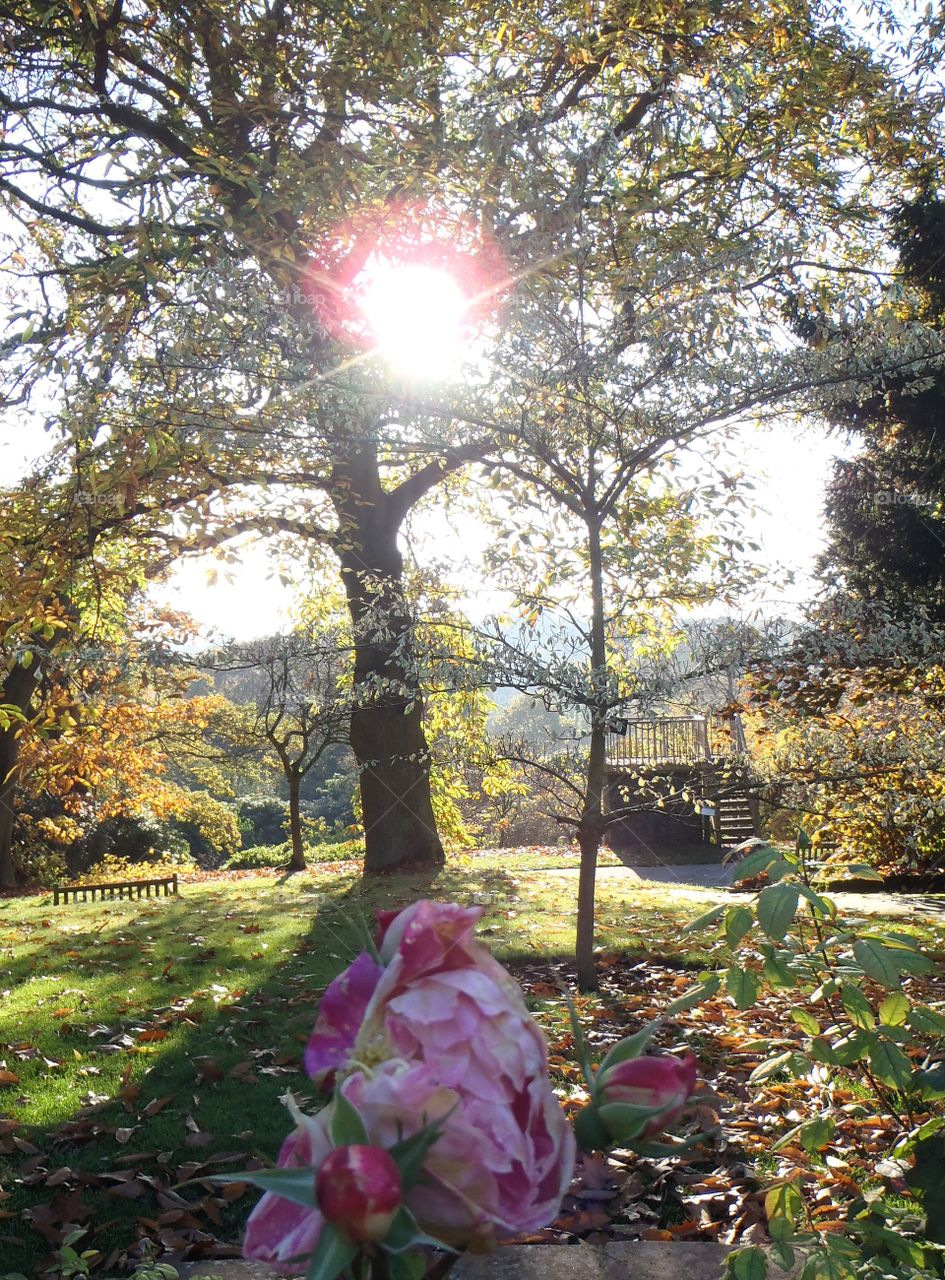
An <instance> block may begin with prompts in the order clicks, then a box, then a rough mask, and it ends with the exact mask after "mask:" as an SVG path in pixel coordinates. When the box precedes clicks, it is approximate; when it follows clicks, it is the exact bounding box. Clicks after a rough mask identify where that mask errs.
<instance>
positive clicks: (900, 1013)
mask: <svg viewBox="0 0 945 1280" xmlns="http://www.w3.org/2000/svg"><path fill="white" fill-rule="evenodd" d="M910 1007H911V1006H910V1004H909V1001H908V999H907V998H906V996H904V995H903V994H902V992H901V991H893V992H891V993H890V994H889V995H888V996H887V997H886V999H885V1000H884V1001H883V1002H882V1004H881V1005H880V1006H879V1020H880V1022H883V1023H885V1025H886V1026H887V1027H901V1026H902V1024H903V1023H904V1022H905V1021H906V1019H907V1018H908V1017H909V1009H910Z"/></svg>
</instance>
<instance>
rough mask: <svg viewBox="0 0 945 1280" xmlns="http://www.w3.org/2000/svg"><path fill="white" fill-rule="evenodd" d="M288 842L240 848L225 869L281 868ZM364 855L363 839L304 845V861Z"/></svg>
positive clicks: (335, 859) (331, 860)
mask: <svg viewBox="0 0 945 1280" xmlns="http://www.w3.org/2000/svg"><path fill="white" fill-rule="evenodd" d="M289 857H290V849H289V842H288V841H287V840H286V841H283V843H282V844H262V845H254V846H253V847H252V848H250V849H240V850H239V851H238V852H237V853H234V854H233V855H232V857H231V858H229V860H228V861H227V863H226V870H227V871H244V870H249V869H251V868H254V867H274V868H281V867H284V866H285V865H286V863H287V862H288V861H289ZM363 857H364V841H363V839H360V838H359V839H355V840H339V841H337V842H336V843H334V844H309V845H306V846H305V861H306V862H347V861H350V860H353V859H357V858H363Z"/></svg>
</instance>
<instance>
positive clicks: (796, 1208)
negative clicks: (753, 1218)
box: [765, 1182, 804, 1226]
mask: <svg viewBox="0 0 945 1280" xmlns="http://www.w3.org/2000/svg"><path fill="white" fill-rule="evenodd" d="M803 1209H804V1201H803V1199H802V1197H801V1193H800V1192H799V1191H798V1189H797V1187H796V1186H795V1185H794V1183H793V1182H782V1183H780V1184H779V1185H778V1186H776V1187H772V1188H771V1190H770V1191H769V1192H768V1194H767V1195H766V1196H765V1213H766V1215H767V1217H768V1220H769V1222H770V1221H771V1220H772V1219H774V1218H783V1219H784V1220H785V1221H786V1222H790V1223H791V1224H792V1226H793V1224H794V1223H796V1222H797V1220H798V1218H799V1217H800V1215H801V1213H802V1212H803Z"/></svg>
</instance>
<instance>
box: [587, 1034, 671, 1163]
mask: <svg viewBox="0 0 945 1280" xmlns="http://www.w3.org/2000/svg"><path fill="white" fill-rule="evenodd" d="M695 1083H696V1059H695V1058H694V1057H693V1055H692V1054H691V1053H688V1054H686V1055H685V1057H682V1058H677V1057H674V1056H673V1055H672V1054H655V1055H653V1056H650V1057H645V1058H630V1059H627V1060H625V1061H623V1062H617V1063H615V1064H614V1065H613V1066H612V1067H608V1068H607V1069H606V1070H605V1071H602V1072H600V1074H599V1075H598V1076H597V1079H596V1080H595V1081H594V1096H593V1101H592V1102H591V1103H590V1104H589V1105H588V1106H587V1107H585V1108H584V1109H583V1110H582V1111H581V1112H579V1113H578V1116H577V1117H576V1120H575V1129H576V1131H577V1136H578V1141H579V1142H580V1143H581V1145H582V1146H583V1147H585V1148H588V1149H591V1150H600V1149H601V1148H603V1147H605V1146H609V1145H610V1144H611V1143H621V1142H622V1143H631V1142H635V1141H641V1142H646V1141H648V1140H649V1139H651V1138H655V1137H657V1135H658V1134H660V1133H662V1132H663V1130H664V1129H666V1128H668V1127H669V1126H670V1125H671V1124H672V1123H673V1121H674V1120H676V1119H677V1118H678V1116H679V1115H680V1113H681V1112H682V1110H683V1108H684V1107H685V1105H686V1101H687V1099H688V1098H689V1095H690V1094H691V1093H692V1090H693V1088H694V1087H695Z"/></svg>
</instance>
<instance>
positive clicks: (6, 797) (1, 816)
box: [0, 663, 37, 889]
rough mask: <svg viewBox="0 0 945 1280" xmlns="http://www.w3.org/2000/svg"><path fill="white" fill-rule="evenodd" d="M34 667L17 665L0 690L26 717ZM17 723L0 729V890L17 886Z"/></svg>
mask: <svg viewBox="0 0 945 1280" xmlns="http://www.w3.org/2000/svg"><path fill="white" fill-rule="evenodd" d="M36 683H37V672H36V668H35V664H34V666H32V667H23V666H20V664H19V663H17V665H16V666H15V667H13V668H12V670H10V671H9V672H8V673H7V677H6V679H5V680H4V682H3V686H2V688H0V702H3V703H5V704H6V705H7V706H14V707H17V708H19V710H20V711H22V712H23V714H24V715H28V714H29V709H30V703H31V702H32V700H33V694H34V693H35V691H36ZM20 729H21V725H20V724H19V723H16V722H15V723H13V724H11V725H10V727H9V728H8V729H3V730H0V889H15V888H16V887H17V877H16V869H15V868H14V866H13V828H14V826H15V825H16V787H17V776H16V764H17V759H18V757H19V754H20Z"/></svg>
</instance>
